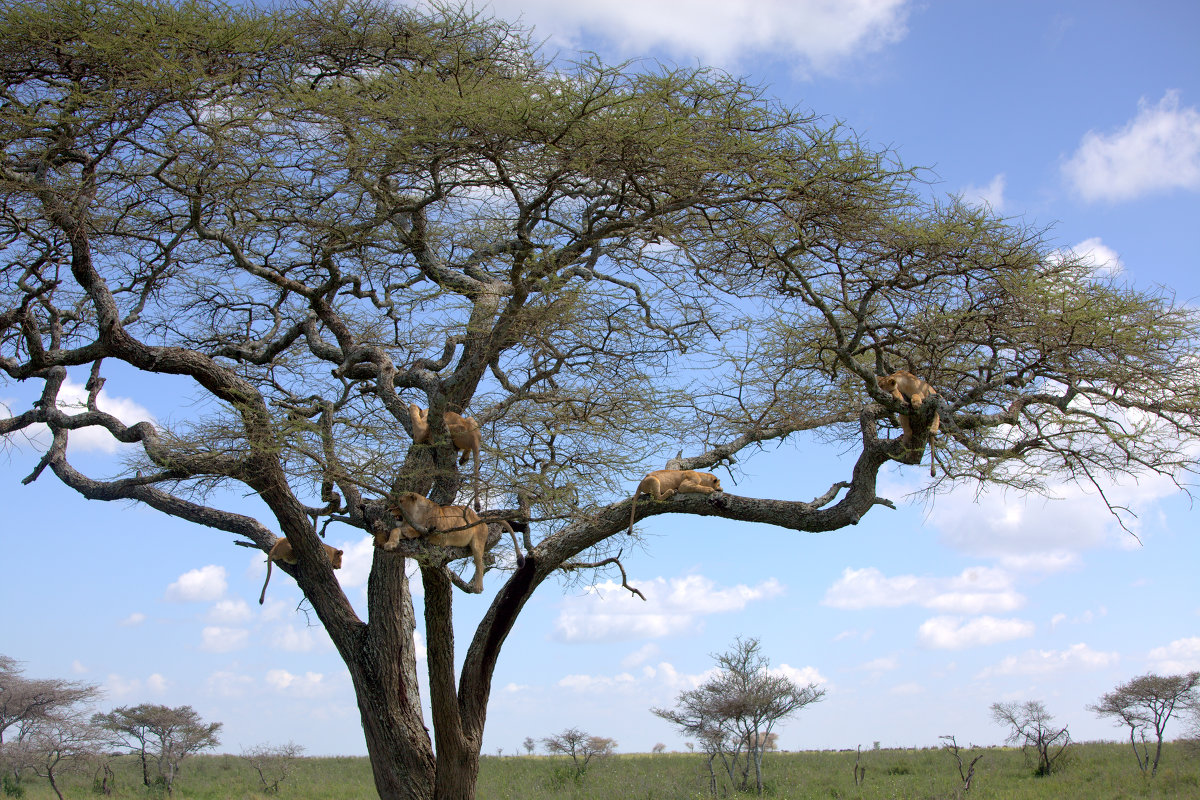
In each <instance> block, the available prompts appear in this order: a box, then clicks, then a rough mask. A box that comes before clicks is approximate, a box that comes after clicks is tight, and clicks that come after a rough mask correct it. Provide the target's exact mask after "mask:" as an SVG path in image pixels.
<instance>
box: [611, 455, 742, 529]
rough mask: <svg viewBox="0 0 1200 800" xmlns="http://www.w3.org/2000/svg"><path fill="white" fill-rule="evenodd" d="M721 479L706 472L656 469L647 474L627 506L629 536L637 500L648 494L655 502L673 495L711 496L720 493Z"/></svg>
mask: <svg viewBox="0 0 1200 800" xmlns="http://www.w3.org/2000/svg"><path fill="white" fill-rule="evenodd" d="M720 491H722V489H721V479H720V478H718V477H717V476H716V475H711V474H709V473H707V472H696V471H695V470H692V469H656V470H654V471H653V472H650V473H647V474H646V477H644V478H642V482H641V483H639V484H638V487H637V491H636V492H634V493H633V503H631V504H630V506H629V535H630V536H632V535H633V521H634V519H635V515H636V514H637V499H638V495H640V494H648V495H650V496H651V497H653V498H654V499H655V500H666V499H667V498H669V497H671V496H673V495H675V494H712V493H713V492H720Z"/></svg>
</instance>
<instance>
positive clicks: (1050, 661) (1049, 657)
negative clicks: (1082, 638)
mask: <svg viewBox="0 0 1200 800" xmlns="http://www.w3.org/2000/svg"><path fill="white" fill-rule="evenodd" d="M1119 658H1120V656H1119V655H1118V654H1116V653H1102V652H1099V651H1096V650H1093V649H1092V648H1090V647H1088V646H1087V645H1086V644H1082V643H1081V644H1073V645H1071V646H1070V647H1068V648H1067V649H1066V650H1026V651H1025V652H1024V653H1022V654H1021V655H1017V656H1008V657H1006V658H1005V659H1003V660H1002V661H1001V662H1000V663H999V664H997V665H996V666H994V667H988V668H987V669H985V670H983V671H982V672H980V673H979V675H978V677H980V678H990V677H992V676H996V675H1046V674H1049V673H1053V672H1066V671H1079V670H1093V669H1102V668H1104V667H1108V666H1111V665H1113V664H1115V663H1116V662H1117V661H1118V659H1119Z"/></svg>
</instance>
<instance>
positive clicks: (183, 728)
mask: <svg viewBox="0 0 1200 800" xmlns="http://www.w3.org/2000/svg"><path fill="white" fill-rule="evenodd" d="M93 721H94V723H95V724H96V725H97V726H99V727H100V728H103V729H104V730H106V731H107V732H108V733H109V734H110V740H111V741H112V742H113V743H116V744H121V745H125V746H128V747H130V748H131V749H132V750H134V751H135V752H138V753H139V755H140V756H141V759H142V774H143V779H144V780H145V782H146V785H151V783H152V781H151V780H150V777H149V769H148V762H149V760H150V759H151V758H153V760H154V764H155V780H156V781H157V782H158V783H161V784H162V786H163V787H164V788H165V789H166V790H167V793H168V794H171V793H173V792H174V786H175V778H176V777H177V776H178V774H179V765H180V762H182V761H183V760H184V759H185V758H186V757H187V756H189V755H191V754H192V753H196V752H198V751H200V750H207V749H209V748H211V747H216V746H217V745H218V744H220V740H219V739H218V738H217V732H218V731H219V730H220V729H221V723H220V722H209V723H205V722H203V721H202V720H201V719H200V715H199V714H197V713H196V711H195V710H194V709H193V708H192V707H191V706H179V707H177V708H169V707H167V706H162V705H153V704H145V703H143V704H142V705H139V706H132V707H129V706H122V707H120V708H116V709H113V710H112V711H111V712H109V713H108V714H97V715H96V716H95V717H93Z"/></svg>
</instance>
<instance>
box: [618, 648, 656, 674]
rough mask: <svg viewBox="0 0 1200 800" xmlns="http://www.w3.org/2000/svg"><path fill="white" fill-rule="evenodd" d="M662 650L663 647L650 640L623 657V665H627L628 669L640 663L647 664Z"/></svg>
mask: <svg viewBox="0 0 1200 800" xmlns="http://www.w3.org/2000/svg"><path fill="white" fill-rule="evenodd" d="M660 652H661V648H660V647H659V646H658V645H656V644H655V643H654V642H648V643H647V644H645V645H643V646H641V647H639V648H638V649H637V650H634V651H633V652H632V653H630V654H629V655H627V656H625V657H624V658H622V659H621V666H622V667H625V668H626V669H633V668H634V667H636V666H638V665H640V664H645V663H646V662H647V661H649V660H650V659H652V658H654V657H655V656H657V655H658V654H659V653H660Z"/></svg>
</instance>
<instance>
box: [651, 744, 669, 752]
mask: <svg viewBox="0 0 1200 800" xmlns="http://www.w3.org/2000/svg"><path fill="white" fill-rule="evenodd" d="M666 749H667V746H666V745H665V744H663V743H662V742H658V743H657V744H655V745H654V747H652V748H650V752H652V753H654V754H655V755H660V754H661V753H663V752H665V751H666Z"/></svg>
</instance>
